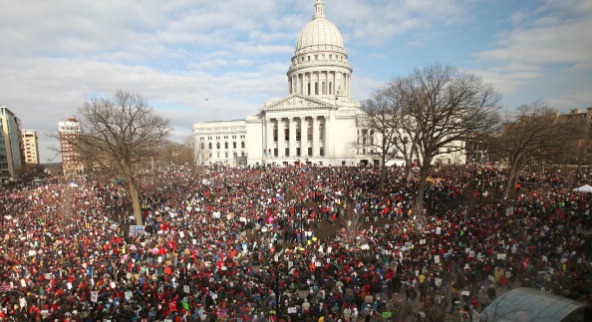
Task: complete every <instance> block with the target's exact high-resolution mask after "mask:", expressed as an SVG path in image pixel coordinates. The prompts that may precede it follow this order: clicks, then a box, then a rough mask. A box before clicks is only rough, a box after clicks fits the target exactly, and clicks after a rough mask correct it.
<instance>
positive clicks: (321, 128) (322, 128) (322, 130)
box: [319, 123, 325, 141]
mask: <svg viewBox="0 0 592 322" xmlns="http://www.w3.org/2000/svg"><path fill="white" fill-rule="evenodd" d="M319 140H320V141H324V140H325V124H324V123H321V124H319Z"/></svg>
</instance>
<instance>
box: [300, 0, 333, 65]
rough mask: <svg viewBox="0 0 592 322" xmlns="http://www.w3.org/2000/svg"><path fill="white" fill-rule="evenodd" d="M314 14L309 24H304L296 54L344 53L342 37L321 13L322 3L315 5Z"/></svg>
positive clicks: (319, 1) (318, 2) (319, 0)
mask: <svg viewBox="0 0 592 322" xmlns="http://www.w3.org/2000/svg"><path fill="white" fill-rule="evenodd" d="M315 8H316V13H315V15H314V17H313V19H312V21H311V22H309V23H308V24H306V26H304V28H302V31H301V32H300V36H299V37H298V42H297V43H296V53H297V54H298V52H300V51H311V50H317V49H320V50H336V51H340V52H345V49H344V47H343V37H341V32H339V29H337V27H336V26H335V25H334V24H333V23H332V22H331V21H329V20H327V18H325V14H324V13H323V3H322V1H321V0H318V1H317V3H316V4H315Z"/></svg>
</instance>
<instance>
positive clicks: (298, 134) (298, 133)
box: [296, 125, 301, 142]
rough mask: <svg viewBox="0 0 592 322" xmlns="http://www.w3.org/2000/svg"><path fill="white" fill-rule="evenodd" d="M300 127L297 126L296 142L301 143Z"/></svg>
mask: <svg viewBox="0 0 592 322" xmlns="http://www.w3.org/2000/svg"><path fill="white" fill-rule="evenodd" d="M300 132H301V131H300V125H297V126H296V142H300V138H301V133H300Z"/></svg>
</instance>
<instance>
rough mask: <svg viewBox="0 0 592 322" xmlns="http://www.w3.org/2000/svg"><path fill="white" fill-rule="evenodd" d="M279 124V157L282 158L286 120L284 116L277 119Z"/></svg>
mask: <svg viewBox="0 0 592 322" xmlns="http://www.w3.org/2000/svg"><path fill="white" fill-rule="evenodd" d="M277 124H278V143H277V149H278V158H280V159H281V158H283V157H284V120H283V119H282V118H279V119H278V120H277Z"/></svg>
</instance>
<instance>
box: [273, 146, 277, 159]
mask: <svg viewBox="0 0 592 322" xmlns="http://www.w3.org/2000/svg"><path fill="white" fill-rule="evenodd" d="M273 156H274V157H276V158H277V157H278V149H277V148H275V149H273Z"/></svg>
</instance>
